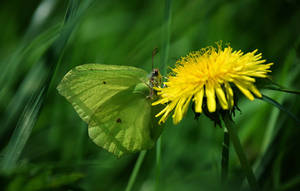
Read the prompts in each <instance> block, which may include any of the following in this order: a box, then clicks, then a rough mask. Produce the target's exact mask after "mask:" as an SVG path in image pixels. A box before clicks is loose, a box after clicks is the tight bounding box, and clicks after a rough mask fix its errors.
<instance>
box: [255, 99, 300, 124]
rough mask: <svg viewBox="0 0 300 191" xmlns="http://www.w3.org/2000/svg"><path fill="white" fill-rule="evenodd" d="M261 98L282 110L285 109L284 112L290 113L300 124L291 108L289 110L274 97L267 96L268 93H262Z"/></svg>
mask: <svg viewBox="0 0 300 191" xmlns="http://www.w3.org/2000/svg"><path fill="white" fill-rule="evenodd" d="M259 99H260V100H263V101H265V102H267V103H269V104H272V105H273V106H275V107H277V108H278V109H280V110H281V111H283V112H284V113H286V114H288V115H289V116H290V117H291V118H293V119H294V120H295V121H296V122H297V123H298V124H300V120H299V119H298V118H297V117H296V116H295V115H294V114H293V113H292V112H290V111H289V110H287V109H286V108H285V107H283V106H282V105H281V104H280V103H278V102H277V101H275V100H273V99H272V98H270V97H268V96H266V95H262V98H259Z"/></svg>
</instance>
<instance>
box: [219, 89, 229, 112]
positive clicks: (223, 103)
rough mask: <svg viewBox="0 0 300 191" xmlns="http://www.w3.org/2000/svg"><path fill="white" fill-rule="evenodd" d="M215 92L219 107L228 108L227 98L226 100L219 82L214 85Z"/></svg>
mask: <svg viewBox="0 0 300 191" xmlns="http://www.w3.org/2000/svg"><path fill="white" fill-rule="evenodd" d="M216 94H217V97H218V100H219V103H220V105H221V107H222V108H223V109H228V104H227V100H226V97H225V94H224V91H223V90H222V88H221V86H220V84H217V85H216Z"/></svg>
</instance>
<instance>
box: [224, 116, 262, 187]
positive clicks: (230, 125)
mask: <svg viewBox="0 0 300 191" xmlns="http://www.w3.org/2000/svg"><path fill="white" fill-rule="evenodd" d="M223 120H224V123H225V126H226V127H227V129H228V132H229V135H230V138H231V141H232V144H233V147H234V149H235V152H236V154H237V155H238V158H239V160H240V163H241V165H242V168H243V170H244V171H245V174H246V177H247V180H248V183H249V186H250V188H251V190H259V187H258V184H257V181H256V178H255V176H254V174H253V171H252V169H251V167H250V165H249V163H248V160H247V157H246V154H245V152H244V150H243V148H242V145H241V142H240V139H239V137H238V135H237V132H236V125H235V123H234V122H233V121H232V120H231V118H230V116H229V115H225V116H223Z"/></svg>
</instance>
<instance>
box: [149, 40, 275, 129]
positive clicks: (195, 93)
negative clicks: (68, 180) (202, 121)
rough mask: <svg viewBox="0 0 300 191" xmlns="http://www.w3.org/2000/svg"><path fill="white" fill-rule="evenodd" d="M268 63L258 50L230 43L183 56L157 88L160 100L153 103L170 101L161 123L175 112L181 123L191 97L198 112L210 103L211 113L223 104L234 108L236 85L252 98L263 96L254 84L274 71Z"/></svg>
mask: <svg viewBox="0 0 300 191" xmlns="http://www.w3.org/2000/svg"><path fill="white" fill-rule="evenodd" d="M265 62H266V60H262V54H261V53H259V54H257V50H254V51H253V52H249V53H246V54H244V53H243V52H242V51H241V50H239V51H233V50H232V48H231V47H230V46H227V47H225V48H224V49H223V48H222V47H221V45H218V47H217V48H215V47H207V48H204V49H201V50H200V51H196V52H191V53H190V54H188V55H187V56H185V57H182V58H181V59H179V60H178V61H177V62H176V65H175V68H173V69H172V72H171V74H170V75H169V76H168V80H167V82H165V83H164V84H165V86H164V87H158V88H156V90H157V94H158V96H159V99H158V100H157V101H156V102H154V103H153V104H152V105H158V104H166V106H165V108H164V109H163V110H162V111H161V112H159V113H158V114H157V115H156V117H159V116H162V117H161V119H160V121H159V123H162V122H165V121H166V119H167V118H168V116H169V115H170V113H171V112H172V111H174V113H173V115H172V118H173V122H174V124H177V123H179V122H180V121H181V119H182V117H183V116H184V114H185V113H186V111H187V109H188V106H189V103H190V102H191V100H192V102H194V111H195V112H196V113H202V111H203V109H206V105H207V110H208V112H210V113H213V112H215V111H216V108H217V107H219V106H220V108H221V109H223V110H230V109H232V108H233V106H234V91H233V89H232V86H236V87H237V88H238V89H239V90H240V91H241V92H242V93H243V94H244V95H245V96H246V97H247V98H248V99H250V100H254V95H255V96H257V97H262V95H261V93H260V92H259V90H258V89H257V88H256V87H255V85H254V83H255V78H266V77H268V76H267V73H268V72H271V71H270V70H269V68H270V67H271V65H272V64H273V63H268V64H264V63H265ZM253 94H254V95H253ZM218 104H219V106H218ZM204 107H205V108H204Z"/></svg>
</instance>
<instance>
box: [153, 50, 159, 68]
mask: <svg viewBox="0 0 300 191" xmlns="http://www.w3.org/2000/svg"><path fill="white" fill-rule="evenodd" d="M157 53H158V48H154V49H153V51H152V70H153V68H154V56H155V55H156V54H157Z"/></svg>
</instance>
